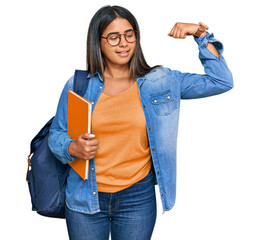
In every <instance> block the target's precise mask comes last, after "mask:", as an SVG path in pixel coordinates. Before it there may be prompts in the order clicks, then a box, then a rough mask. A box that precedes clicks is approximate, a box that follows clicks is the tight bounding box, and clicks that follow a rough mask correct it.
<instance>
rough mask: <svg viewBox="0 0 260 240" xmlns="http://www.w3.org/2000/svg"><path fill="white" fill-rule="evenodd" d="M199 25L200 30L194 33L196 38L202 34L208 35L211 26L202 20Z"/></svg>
mask: <svg viewBox="0 0 260 240" xmlns="http://www.w3.org/2000/svg"><path fill="white" fill-rule="evenodd" d="M198 26H199V28H198V30H197V31H196V32H195V33H194V34H193V37H195V38H199V37H201V36H204V35H206V34H207V31H206V30H208V29H209V27H208V26H207V25H206V24H204V23H202V22H199V25H198Z"/></svg>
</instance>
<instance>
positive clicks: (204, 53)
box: [49, 33, 233, 214]
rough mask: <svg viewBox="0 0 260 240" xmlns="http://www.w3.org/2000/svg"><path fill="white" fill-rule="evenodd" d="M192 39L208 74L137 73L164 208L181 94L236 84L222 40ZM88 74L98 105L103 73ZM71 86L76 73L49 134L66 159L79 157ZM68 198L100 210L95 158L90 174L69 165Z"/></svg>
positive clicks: (172, 179)
mask: <svg viewBox="0 0 260 240" xmlns="http://www.w3.org/2000/svg"><path fill="white" fill-rule="evenodd" d="M194 39H195V41H196V42H197V44H198V47H199V58H200V61H201V63H202V65H203V66H204V71H205V74H194V73H182V72H180V71H177V70H171V69H168V68H156V69H154V70H152V71H150V72H149V73H148V74H146V75H145V76H143V77H138V78H137V79H136V81H137V85H138V89H139V94H140V98H141V103H142V106H143V111H144V114H145V119H146V126H147V133H148V139H149V144H150V149H151V154H152V161H153V166H154V170H155V175H156V184H158V186H159V191H160V196H161V201H162V205H163V211H167V210H170V209H171V208H172V207H173V206H174V203H175V196H176V142H177V132H178V120H179V110H180V99H192V98H202V97H208V96H212V95H216V94H220V93H223V92H226V91H228V90H230V89H231V88H232V87H233V78H232V74H231V72H230V70H229V68H228V66H227V64H226V62H225V59H224V57H223V56H222V53H223V44H222V43H221V42H220V41H218V40H216V39H215V38H214V35H213V34H212V33H211V34H209V33H207V35H204V36H201V37H200V38H194ZM208 42H212V43H214V46H215V47H216V48H217V50H218V52H219V53H220V56H219V57H216V56H215V55H214V54H212V53H211V52H210V51H209V50H208V48H207V43H208ZM88 78H89V86H88V89H87V91H86V93H85V95H84V97H85V98H86V99H87V100H89V101H91V102H92V103H93V109H94V108H95V105H96V103H97V101H98V98H99V96H100V94H101V92H102V91H103V88H104V81H103V80H102V78H101V76H100V74H99V73H96V74H94V75H93V76H91V75H90V74H89V76H88ZM71 89H73V77H71V78H70V79H69V80H68V82H67V83H66V85H65V87H64V89H63V92H62V94H61V97H60V101H59V105H58V109H57V113H56V116H55V118H54V121H53V124H52V127H51V130H50V136H49V147H50V149H51V151H52V152H53V153H54V155H55V156H56V157H57V158H58V159H59V160H60V161H62V162H63V163H64V164H66V163H68V162H72V161H74V160H75V157H72V156H70V155H69V153H68V146H69V144H70V142H71V141H72V140H71V138H70V137H69V135H68V134H67V98H68V90H71ZM93 134H95V133H93ZM66 204H67V206H68V207H69V208H70V209H72V210H75V211H78V212H82V213H88V214H94V213H96V212H99V211H100V208H99V201H98V190H97V183H96V175H95V158H93V159H92V160H90V161H89V179H88V180H85V181H84V180H82V179H81V178H80V177H79V175H78V174H77V173H75V171H74V170H72V169H71V170H70V172H69V176H68V180H67V188H66Z"/></svg>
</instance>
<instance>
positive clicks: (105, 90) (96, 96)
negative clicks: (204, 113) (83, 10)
mask: <svg viewBox="0 0 260 240" xmlns="http://www.w3.org/2000/svg"><path fill="white" fill-rule="evenodd" d="M206 29H207V27H206V26H205V25H203V24H200V25H197V24H190V23H176V24H175V25H174V27H173V28H172V29H171V31H170V33H169V36H170V37H174V38H185V37H186V36H187V35H193V36H194V39H195V41H196V42H197V44H198V47H199V58H200V60H201V62H202V64H203V66H204V69H205V73H206V74H203V75H200V74H191V73H181V72H180V71H176V70H171V69H168V68H163V67H160V66H155V67H150V66H149V65H148V64H147V63H146V61H145V58H144V56H143V53H142V49H141V45H140V35H141V33H140V31H139V27H138V24H137V21H136V19H135V18H134V16H133V15H132V14H131V13H130V12H129V11H128V10H127V9H125V8H122V7H119V6H106V7H103V8H101V9H99V10H98V11H97V13H96V14H95V15H94V17H93V18H92V20H91V22H90V25H89V30H88V39H87V69H88V80H89V85H88V89H87V91H86V93H85V95H84V97H85V98H86V99H88V100H89V101H91V102H92V103H93V116H92V132H93V134H95V135H92V134H88V133H83V134H82V135H80V136H79V137H78V139H76V140H72V139H71V138H70V137H69V135H68V134H67V97H68V90H71V89H73V77H72V78H71V79H69V80H68V82H67V84H66V85H65V87H64V89H63V92H62V95H61V98H60V102H59V106H58V109H57V114H56V117H55V120H54V122H53V125H52V128H51V132H50V137H49V146H50V149H51V151H52V152H53V153H54V154H55V155H56V156H57V158H58V159H60V160H61V161H62V162H63V163H68V162H72V161H74V160H75V159H76V158H82V159H86V160H90V162H89V179H88V180H85V181H84V180H82V179H81V177H80V176H79V175H78V174H77V173H76V172H75V171H74V170H73V169H71V170H70V173H69V176H68V179H67V189H66V222H67V227H68V232H69V236H70V239H72V240H83V239H91V240H102V239H109V234H110V233H111V237H112V239H113V240H134V239H135V240H137V239H140V240H147V239H150V238H151V236H152V232H153V228H154V224H155V220H156V200H155V191H154V184H158V186H159V190H160V197H161V201H162V205H163V210H164V211H166V210H170V209H171V208H172V207H173V205H174V202H175V194H176V191H175V189H176V140H177V128H178V118H179V106H180V99H190V98H201V97H207V96H212V95H216V94H220V93H223V92H226V91H228V90H230V89H231V88H232V87H233V80H232V74H231V72H230V70H229V69H228V67H227V64H226V62H225V60H224V58H223V56H222V52H223V45H222V43H221V42H219V41H218V40H216V39H215V38H214V36H213V34H209V33H208V32H207V31H206Z"/></svg>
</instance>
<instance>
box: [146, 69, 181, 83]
mask: <svg viewBox="0 0 260 240" xmlns="http://www.w3.org/2000/svg"><path fill="white" fill-rule="evenodd" d="M182 75H183V74H182V73H181V72H180V71H178V70H172V69H170V68H166V67H157V68H155V69H153V70H151V71H150V72H149V73H147V74H146V75H145V76H144V77H145V78H146V79H147V80H151V81H155V80H159V79H180V78H182Z"/></svg>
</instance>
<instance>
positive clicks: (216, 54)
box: [201, 32, 219, 57]
mask: <svg viewBox="0 0 260 240" xmlns="http://www.w3.org/2000/svg"><path fill="white" fill-rule="evenodd" d="M206 34H207V32H205V33H202V34H201V36H203V35H206ZM207 48H208V50H209V51H210V52H211V53H213V54H214V55H215V56H217V57H219V52H218V50H217V49H216V48H215V46H214V44H212V43H209V42H208V43H207Z"/></svg>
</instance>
